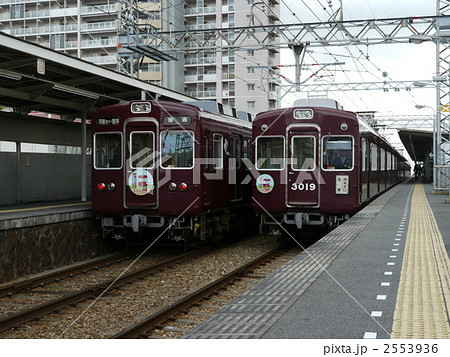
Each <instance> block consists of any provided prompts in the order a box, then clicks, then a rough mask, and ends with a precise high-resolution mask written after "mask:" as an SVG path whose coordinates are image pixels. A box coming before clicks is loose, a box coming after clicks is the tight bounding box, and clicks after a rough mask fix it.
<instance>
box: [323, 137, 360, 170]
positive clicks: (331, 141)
mask: <svg viewBox="0 0 450 357" xmlns="http://www.w3.org/2000/svg"><path fill="white" fill-rule="evenodd" d="M322 165H323V166H322V167H323V169H325V170H335V169H339V170H352V169H353V137H351V136H324V137H323V161H322Z"/></svg>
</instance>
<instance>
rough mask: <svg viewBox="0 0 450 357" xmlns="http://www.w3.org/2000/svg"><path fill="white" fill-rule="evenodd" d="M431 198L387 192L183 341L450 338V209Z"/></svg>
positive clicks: (402, 188)
mask: <svg viewBox="0 0 450 357" xmlns="http://www.w3.org/2000/svg"><path fill="white" fill-rule="evenodd" d="M431 192H432V186H431V185H429V184H427V183H424V184H422V183H421V182H419V183H417V184H416V182H415V181H414V180H411V181H409V182H406V183H403V184H400V185H398V186H396V187H394V188H393V189H391V190H390V191H388V192H387V193H385V194H383V195H382V196H380V197H379V198H377V199H376V200H375V201H373V202H372V203H370V204H369V205H368V206H367V207H365V208H364V209H363V210H361V211H360V212H359V213H357V214H356V215H355V216H353V217H352V218H351V219H350V220H348V221H347V222H346V223H344V224H343V225H341V226H340V227H338V228H337V229H335V230H334V231H332V232H331V233H329V234H328V235H326V236H325V237H324V238H322V239H321V240H320V241H318V242H317V243H315V244H314V245H312V246H311V247H309V248H308V249H307V250H306V251H304V252H302V253H301V254H299V255H298V256H297V257H295V258H294V259H292V260H291V261H290V262H289V263H287V264H286V265H285V266H283V267H282V268H280V269H279V270H278V271H276V272H274V273H273V274H272V275H270V276H268V277H267V278H266V279H264V280H263V281H261V282H260V283H259V284H257V285H256V286H254V287H253V288H252V289H250V290H249V291H247V292H246V293H244V294H243V295H241V296H239V297H238V298H237V299H235V300H234V301H233V302H232V303H230V304H229V305H227V306H226V307H224V308H223V309H222V310H220V311H219V312H218V313H217V314H215V315H213V316H212V317H211V318H210V319H209V320H207V321H205V322H204V323H203V324H201V325H199V326H198V327H197V328H196V329H194V330H192V331H191V332H190V333H188V334H187V335H186V336H184V338H217V339H219V338H244V339H245V338H247V339H250V338H252V339H254V338H265V339H283V338H296V339H315V338H321V339H360V338H368V339H375V338H377V339H385V338H450V326H449V322H448V312H449V310H450V305H449V303H450V291H449V288H450V275H449V271H450V264H449V260H448V251H449V247H450V233H449V232H450V220H449V219H448V218H449V213H450V205H448V204H445V199H446V198H447V197H446V196H442V195H432V194H431ZM428 203H429V205H428ZM433 222H437V223H433ZM433 227H434V228H433ZM418 253H420V254H418ZM422 253H423V254H422ZM436 296H437V297H436ZM445 298H447V299H445Z"/></svg>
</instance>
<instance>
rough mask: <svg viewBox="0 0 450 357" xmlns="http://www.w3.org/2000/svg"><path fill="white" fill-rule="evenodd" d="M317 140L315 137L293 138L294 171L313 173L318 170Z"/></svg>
mask: <svg viewBox="0 0 450 357" xmlns="http://www.w3.org/2000/svg"><path fill="white" fill-rule="evenodd" d="M315 152H316V140H315V138H314V137H313V136H294V137H293V138H292V169H293V170H306V171H311V170H314V169H315V168H316V155H315Z"/></svg>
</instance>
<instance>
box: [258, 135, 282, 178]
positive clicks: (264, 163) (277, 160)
mask: <svg viewBox="0 0 450 357" xmlns="http://www.w3.org/2000/svg"><path fill="white" fill-rule="evenodd" d="M285 147H286V144H285V137H284V136H266V135H264V136H259V137H258V138H257V139H256V169H257V170H268V171H281V170H284V169H285V167H286V158H285Z"/></svg>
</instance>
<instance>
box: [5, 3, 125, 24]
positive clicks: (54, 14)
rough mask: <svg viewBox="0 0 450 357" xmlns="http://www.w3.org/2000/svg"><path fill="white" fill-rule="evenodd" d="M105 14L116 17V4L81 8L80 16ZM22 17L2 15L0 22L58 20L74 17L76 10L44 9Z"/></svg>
mask: <svg viewBox="0 0 450 357" xmlns="http://www.w3.org/2000/svg"><path fill="white" fill-rule="evenodd" d="M105 13H107V14H109V15H112V16H114V17H116V16H117V10H116V4H112V5H99V6H95V7H94V6H83V7H82V8H81V16H84V17H86V16H94V15H102V16H104V15H105ZM24 15H25V16H24V17H17V18H11V14H10V13H9V12H8V13H4V14H1V15H0V20H11V21H19V20H20V21H23V20H25V19H41V18H60V17H76V16H77V15H78V8H76V7H69V8H64V9H45V10H39V11H25V14H24Z"/></svg>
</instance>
